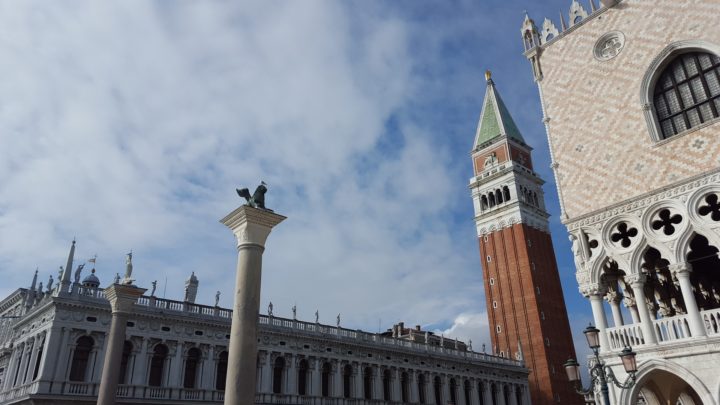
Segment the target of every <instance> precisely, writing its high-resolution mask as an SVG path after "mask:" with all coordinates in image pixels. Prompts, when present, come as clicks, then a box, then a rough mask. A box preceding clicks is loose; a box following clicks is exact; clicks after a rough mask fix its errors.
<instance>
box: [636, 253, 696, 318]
mask: <svg viewBox="0 0 720 405" xmlns="http://www.w3.org/2000/svg"><path fill="white" fill-rule="evenodd" d="M641 269H642V271H643V273H645V274H646V275H647V280H646V282H645V296H646V297H647V299H648V301H649V302H648V305H649V306H650V305H652V314H653V315H654V317H655V318H657V317H663V318H667V317H671V316H675V315H682V314H686V313H687V310H686V309H685V302H684V301H683V297H682V291H680V286H679V284H678V283H676V282H675V278H674V276H673V275H672V273H671V271H670V262H669V261H668V260H667V259H666V258H664V257H662V255H661V254H660V251H658V250H657V249H655V248H652V247H650V248H648V249H647V251H646V252H645V254H644V255H643V261H642V264H641Z"/></svg>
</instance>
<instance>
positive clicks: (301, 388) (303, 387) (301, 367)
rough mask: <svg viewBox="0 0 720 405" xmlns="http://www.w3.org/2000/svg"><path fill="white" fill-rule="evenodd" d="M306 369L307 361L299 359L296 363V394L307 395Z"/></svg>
mask: <svg viewBox="0 0 720 405" xmlns="http://www.w3.org/2000/svg"><path fill="white" fill-rule="evenodd" d="M308 369H309V367H308V361H307V360H306V359H302V360H300V364H298V382H297V384H298V395H307V384H308Z"/></svg>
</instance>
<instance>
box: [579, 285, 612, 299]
mask: <svg viewBox="0 0 720 405" xmlns="http://www.w3.org/2000/svg"><path fill="white" fill-rule="evenodd" d="M580 292H581V293H582V295H584V296H585V297H590V298H592V297H600V299H602V297H603V296H604V295H605V293H607V288H606V287H605V286H604V285H601V284H599V283H591V284H587V285H584V286H583V287H582V288H581V289H580Z"/></svg>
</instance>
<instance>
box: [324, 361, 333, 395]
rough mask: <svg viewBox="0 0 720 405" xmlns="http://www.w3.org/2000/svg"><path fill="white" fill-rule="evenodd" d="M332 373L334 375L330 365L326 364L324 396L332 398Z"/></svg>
mask: <svg viewBox="0 0 720 405" xmlns="http://www.w3.org/2000/svg"><path fill="white" fill-rule="evenodd" d="M330 373H332V366H331V365H330V363H324V364H323V366H322V381H321V383H322V387H321V389H322V396H323V397H329V396H330V375H331V374H330Z"/></svg>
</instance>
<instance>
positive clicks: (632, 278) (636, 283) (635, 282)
mask: <svg viewBox="0 0 720 405" xmlns="http://www.w3.org/2000/svg"><path fill="white" fill-rule="evenodd" d="M646 279H647V276H646V275H645V274H642V273H634V274H627V275H625V282H626V283H629V284H630V285H631V286H632V287H633V288H636V287H641V286H643V285H645V280H646Z"/></svg>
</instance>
